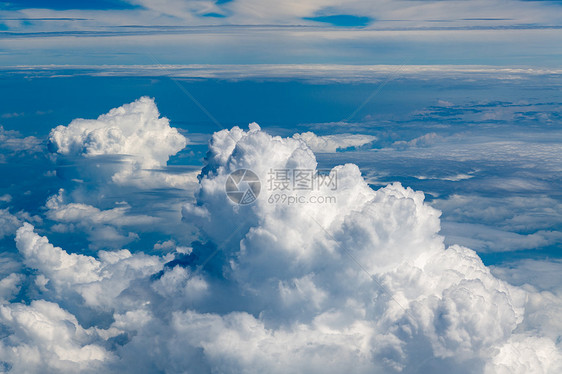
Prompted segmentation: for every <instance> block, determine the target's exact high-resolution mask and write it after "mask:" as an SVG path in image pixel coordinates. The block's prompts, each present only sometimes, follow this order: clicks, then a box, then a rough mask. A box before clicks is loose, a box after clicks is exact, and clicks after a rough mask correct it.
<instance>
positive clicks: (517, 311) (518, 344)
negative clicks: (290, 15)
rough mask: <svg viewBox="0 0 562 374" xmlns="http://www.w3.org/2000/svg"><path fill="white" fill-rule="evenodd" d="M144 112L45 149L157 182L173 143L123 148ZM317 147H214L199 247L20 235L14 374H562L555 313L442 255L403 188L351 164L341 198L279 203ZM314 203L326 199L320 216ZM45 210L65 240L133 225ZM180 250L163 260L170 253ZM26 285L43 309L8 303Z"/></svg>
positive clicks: (464, 256)
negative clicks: (255, 187)
mask: <svg viewBox="0 0 562 374" xmlns="http://www.w3.org/2000/svg"><path fill="white" fill-rule="evenodd" d="M150 103H151V101H150V100H148V99H141V100H140V101H138V102H136V103H133V104H130V106H124V107H122V108H125V109H122V110H121V108H118V110H114V111H111V112H110V113H109V114H108V115H106V116H107V117H108V118H113V119H114V120H115V122H111V121H113V119H108V118H106V117H104V116H101V117H100V119H98V120H97V121H85V120H76V121H74V122H73V123H71V125H69V126H68V127H66V128H65V127H63V128H61V127H59V128H57V129H55V130H53V132H52V133H51V141H52V142H53V144H55V145H56V147H57V148H56V149H57V151H58V152H59V153H60V154H63V155H78V156H79V157H82V158H88V157H95V156H96V155H107V154H124V153H125V152H128V153H129V154H131V158H132V160H133V161H132V162H131V165H138V167H141V166H142V165H145V163H148V164H151V165H156V166H161V167H162V166H163V165H165V159H166V158H167V156H164V155H165V154H171V152H173V150H174V149H175V148H173V147H172V146H171V144H176V143H174V141H169V142H167V143H166V141H165V143H166V144H167V145H165V146H163V148H166V147H167V148H166V149H167V151H162V152H159V151H154V152H152V151H148V154H147V155H139V154H135V152H137V151H138V152H140V149H141V148H142V147H141V146H140V145H138V144H141V143H142V144H145V143H143V141H144V140H143V141H141V140H139V139H145V140H146V139H147V136H146V135H143V134H142V133H139V134H134V131H129V130H130V129H131V128H133V127H134V126H133V125H130V123H133V122H135V121H133V120H132V119H131V118H136V119H138V120H139V121H140V123H144V122H143V121H142V120H141V119H142V118H144V117H143V114H139V113H138V111H139V110H140V109H138V108H137V106H140V107H142V108H144V109H146V108H148V107H151V104H150ZM136 108H137V109H138V110H137V109H136ZM140 112H141V113H145V112H144V111H143V110H140ZM149 112H150V113H152V114H151V115H150V116H149V117H150V118H152V119H153V120H154V118H157V117H158V115H157V111H149ZM112 113H113V114H112ZM134 113H137V114H134ZM120 116H122V119H123V120H124V121H125V122H126V123H127V124H123V125H121V123H120V122H119V120H117V119H116V118H117V117H119V118H121V117H120ZM127 121H130V122H127ZM156 121H161V120H159V119H156ZM110 123H111V124H112V125H109V124H110ZM73 124H77V125H73ZM98 126H99V127H98ZM166 126H167V122H166ZM166 126H163V128H164V129H166ZM156 127H158V126H156ZM112 128H116V129H117V130H112ZM151 129H153V127H152V126H148V127H147V128H145V130H147V131H148V132H150V131H151ZM98 130H100V131H98ZM127 131H128V132H127ZM113 132H115V138H114V137H113V135H110V134H111V133H113ZM91 133H96V134H95V135H89V134H91ZM125 133H126V134H127V135H123V137H120V135H119V134H125ZM172 133H173V131H172ZM172 138H175V136H172ZM115 139H119V140H115ZM135 139H136V140H135ZM133 140H134V141H133ZM120 141H124V142H125V143H127V142H130V144H128V145H123V146H122V145H119V144H117V143H119V142H120ZM137 141H138V143H135V142H137ZM146 141H148V140H146ZM113 143H115V144H113ZM308 143H309V142H307V141H306V139H302V137H299V136H296V137H290V138H281V137H273V136H270V135H269V134H267V133H266V132H264V131H262V130H261V129H260V127H259V126H258V125H257V124H252V125H250V129H249V130H248V131H244V130H242V129H240V128H238V127H235V128H233V129H231V130H223V131H220V132H218V133H215V134H214V136H213V138H212V140H211V142H210V145H209V152H208V155H207V158H206V162H207V164H206V165H205V167H204V168H203V170H202V172H201V176H200V182H199V187H198V192H197V194H196V198H195V201H194V202H193V203H186V204H185V205H184V207H183V209H182V216H183V221H184V224H185V226H186V230H196V231H197V233H198V239H199V240H197V241H195V242H193V243H192V247H191V248H183V249H181V250H180V249H179V248H177V249H176V250H175V251H171V253H170V254H168V255H165V256H149V255H146V254H143V253H132V252H131V251H129V250H126V249H122V250H117V251H98V252H97V253H96V255H95V256H87V255H85V254H81V253H76V252H77V251H76V249H75V250H74V251H70V250H71V248H67V249H66V250H65V249H63V248H60V247H57V246H54V245H53V244H51V243H50V242H49V240H48V239H47V238H46V237H44V236H41V235H39V234H38V233H37V232H36V230H35V229H34V227H33V226H31V225H30V224H24V225H23V226H22V227H21V228H19V229H18V231H17V235H16V245H17V249H18V251H19V253H20V254H21V256H22V258H23V261H24V264H25V266H27V267H28V268H29V269H32V271H29V272H27V273H26V274H25V275H24V274H21V275H10V277H11V278H10V277H8V278H5V280H3V281H1V282H4V284H2V283H0V285H2V286H5V287H4V288H5V289H6V290H7V291H6V292H3V295H4V296H3V298H4V300H3V301H2V305H1V306H0V324H1V325H2V326H4V327H5V330H3V331H6V332H5V337H4V338H3V339H1V340H0V361H2V363H3V365H4V367H5V368H6V369H12V371H14V372H57V373H60V372H76V371H86V372H87V371H92V372H96V371H97V372H100V371H103V372H186V373H224V372H231V373H263V372H268V373H297V372H307V373H341V372H343V371H350V372H353V373H390V372H402V373H416V372H431V373H450V372H455V373H475V372H485V373H504V372H505V373H530V372H536V373H552V374H554V373H558V372H560V371H561V370H562V352H561V346H560V344H561V343H560V341H561V339H560V336H561V331H562V326H560V324H559V323H558V322H557V318H555V316H556V315H559V313H560V310H562V302H561V300H560V298H559V297H557V296H556V295H555V294H552V293H550V292H546V291H545V292H542V293H540V292H537V291H535V290H534V289H531V288H528V287H516V286H513V285H510V284H508V283H506V282H504V281H502V280H500V279H498V278H496V277H495V276H494V275H493V274H492V273H491V272H490V270H489V269H488V268H487V267H486V266H484V264H483V263H482V261H481V260H480V258H479V257H478V255H477V254H476V253H475V252H474V251H472V250H470V249H468V248H466V247H463V246H459V245H452V246H450V247H446V246H445V245H444V240H443V237H441V236H440V235H439V231H440V219H439V216H440V212H439V211H438V210H436V209H434V208H432V207H431V206H429V205H428V204H426V203H425V202H424V194H423V193H422V192H418V191H414V190H412V189H410V188H405V187H403V186H402V185H401V184H399V183H394V184H390V185H388V186H386V187H384V188H381V189H379V190H376V191H375V190H373V189H371V188H370V187H369V186H368V184H367V183H366V182H365V180H364V179H363V177H362V175H361V172H360V170H359V168H358V167H357V166H356V165H353V164H346V165H340V166H337V167H335V168H334V169H333V170H331V172H330V174H329V175H328V177H331V178H337V186H334V185H328V184H323V185H318V186H317V188H316V189H314V190H300V191H290V192H289V191H287V192H286V193H287V194H288V193H291V194H296V195H298V196H300V197H303V198H304V200H302V201H305V203H299V204H284V203H280V202H279V201H277V202H276V201H274V200H272V199H270V197H271V195H272V194H274V193H278V192H279V191H274V190H273V189H272V188H270V186H269V185H268V176H269V175H270V172H271V170H272V169H279V170H289V175H294V174H291V173H294V171H295V170H313V171H314V170H316V168H317V162H316V158H315V155H314V153H313V151H312V150H311V148H310V146H309V144H308ZM132 144H137V145H136V146H133V145H132ZM146 144H148V143H146ZM123 147H129V148H128V151H125V150H124V149H125V148H123ZM156 147H157V146H156ZM178 147H179V143H178ZM147 160H148V161H147ZM142 167H144V166H142ZM133 169H134V168H129V169H127V170H128V171H130V172H132V171H131V170H133ZM238 169H250V170H252V171H253V172H254V173H255V174H256V175H258V177H259V178H260V180H261V183H262V189H261V192H260V194H259V196H258V198H257V200H256V201H255V202H254V203H253V204H250V205H245V206H241V205H235V204H233V203H232V202H231V201H230V200H229V197H228V196H227V194H226V193H225V183H226V181H227V179H228V177H229V174H230V173H231V172H233V171H236V170H238ZM119 173H123V170H121V171H120V172H119ZM119 173H118V174H119ZM148 177H150V175H149V176H148ZM316 178H320V177H319V176H316ZM334 180H335V179H334ZM60 196H61V195H59V197H60ZM318 196H324V197H331V198H333V199H330V200H329V201H328V202H326V203H325V204H321V203H319V202H318V201H317V200H315V201H316V202H313V200H312V199H311V198H312V197H318ZM48 207H49V209H50V214H51V215H52V216H53V217H56V219H57V220H58V221H60V222H65V223H75V221H77V219H78V218H79V219H86V218H85V217H86V216H89V218H87V219H89V220H90V221H92V222H93V223H96V224H103V223H108V222H113V223H116V224H120V223H121V222H123V220H124V219H125V218H124V217H123V211H122V210H121V209H119V208H115V209H111V210H105V211H104V210H101V209H98V208H95V207H93V206H87V205H84V204H82V205H81V204H77V203H68V204H66V203H64V201H63V199H62V197H60V198H58V197H57V196H55V197H53V198H52V199H51V200H50V201H49V204H48ZM174 239H175V238H174ZM176 242H178V241H177V240H172V239H170V240H169V241H167V242H162V243H160V244H158V248H164V247H166V248H168V249H169V250H171V249H172V248H173V247H174V246H175V243H176ZM152 248H153V245H152V244H151V245H149V246H147V251H149V250H151V249H152ZM73 252H74V253H73ZM24 278H28V280H29V281H28V282H27V283H28V284H31V286H29V287H30V288H29V290H28V292H29V294H30V295H31V298H32V299H33V301H31V302H30V303H25V304H24V303H20V302H16V299H15V298H14V295H15V293H16V292H17V287H18V284H20V283H23V282H24ZM10 290H12V291H13V292H12V291H10ZM8 291H10V292H8ZM24 357H30V358H29V359H25V358H24Z"/></svg>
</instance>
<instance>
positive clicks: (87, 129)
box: [49, 97, 187, 184]
mask: <svg viewBox="0 0 562 374" xmlns="http://www.w3.org/2000/svg"><path fill="white" fill-rule="evenodd" d="M49 141H50V149H51V150H52V151H53V152H56V153H58V154H60V155H64V156H74V157H85V158H95V157H96V156H98V158H97V159H95V161H96V164H95V167H97V168H99V164H100V162H101V161H100V157H99V156H120V158H119V159H118V160H117V162H116V160H113V162H112V163H111V165H107V164H106V165H104V166H105V167H109V166H112V167H113V169H111V170H112V171H113V172H114V174H113V176H112V178H113V181H114V182H116V183H119V184H127V183H137V184H142V183H143V182H145V180H146V179H150V177H151V176H150V175H149V173H148V172H147V171H146V170H148V169H162V168H164V167H165V166H166V163H167V161H168V159H169V157H170V156H172V155H174V154H176V153H177V152H179V151H180V150H182V149H183V148H184V147H185V146H186V144H187V139H186V138H185V137H184V136H183V135H181V134H180V133H179V132H178V130H177V129H175V128H173V127H170V123H169V120H168V119H167V118H165V117H160V113H159V112H158V108H157V107H156V104H155V103H154V100H153V99H151V98H148V97H141V98H140V99H138V100H136V101H134V102H132V103H130V104H125V105H123V106H121V107H119V108H114V109H112V110H110V111H109V112H108V113H107V114H103V115H101V116H99V117H98V118H97V119H95V120H87V119H75V120H73V121H72V122H71V123H70V124H69V125H68V126H62V125H61V126H58V127H56V128H54V129H53V130H52V131H51V134H50V136H49ZM101 160H103V159H101ZM152 177H153V179H156V177H155V176H152ZM162 178H172V176H166V175H163V176H162ZM139 179H141V180H139ZM180 183H181V181H180Z"/></svg>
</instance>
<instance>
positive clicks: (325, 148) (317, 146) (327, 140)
mask: <svg viewBox="0 0 562 374" xmlns="http://www.w3.org/2000/svg"><path fill="white" fill-rule="evenodd" d="M293 138H294V139H299V140H302V141H304V142H305V143H306V145H308V146H309V147H310V149H312V151H313V152H337V151H338V150H345V149H347V148H357V147H361V146H363V145H365V144H369V143H371V142H373V141H375V140H376V139H377V138H376V137H375V136H372V135H361V134H338V135H324V136H318V135H316V134H314V133H313V132H310V131H308V132H303V133H302V134H295V135H293Z"/></svg>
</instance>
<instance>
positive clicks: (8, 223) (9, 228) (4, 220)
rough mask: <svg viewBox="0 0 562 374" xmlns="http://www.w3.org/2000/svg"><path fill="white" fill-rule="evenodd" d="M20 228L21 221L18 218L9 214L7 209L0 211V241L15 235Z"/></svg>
mask: <svg viewBox="0 0 562 374" xmlns="http://www.w3.org/2000/svg"><path fill="white" fill-rule="evenodd" d="M20 226H21V221H20V220H19V219H18V217H16V216H14V215H13V214H11V213H10V212H9V210H8V209H0V239H3V238H4V237H6V236H8V235H13V234H15V232H16V230H17V228H18V227H20Z"/></svg>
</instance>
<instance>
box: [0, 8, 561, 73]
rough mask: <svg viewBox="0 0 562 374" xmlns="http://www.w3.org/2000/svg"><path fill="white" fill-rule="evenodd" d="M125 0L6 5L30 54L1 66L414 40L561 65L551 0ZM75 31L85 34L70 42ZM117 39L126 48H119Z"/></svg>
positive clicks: (427, 52) (423, 58) (442, 56)
mask: <svg viewBox="0 0 562 374" xmlns="http://www.w3.org/2000/svg"><path fill="white" fill-rule="evenodd" d="M100 4H101V3H100ZM115 4H116V5H118V4H124V3H117V2H115ZM129 4H131V5H132V6H133V7H132V8H130V9H128V8H127V9H124V8H120V9H117V8H118V6H113V7H112V6H110V5H108V6H107V7H106V8H104V9H100V8H101V5H100V7H97V6H96V8H95V9H71V8H68V7H67V8H65V9H63V8H62V7H57V8H53V9H37V8H34V5H35V3H30V4H29V7H27V8H26V7H22V8H20V9H17V10H15V9H10V8H4V9H0V17H1V18H2V19H1V20H0V25H2V28H3V30H4V31H3V32H2V34H1V35H0V45H2V47H3V48H4V49H6V50H10V51H12V52H18V53H23V54H24V55H26V58H22V56H19V55H18V54H14V53H12V54H11V55H12V56H11V58H9V59H8V60H6V61H5V62H4V64H7V65H10V64H11V65H18V64H22V63H25V62H27V63H29V62H30V61H31V62H32V63H38V61H40V60H39V58H38V54H39V53H40V52H42V56H43V57H46V56H51V57H48V59H52V60H49V61H48V62H49V63H57V62H58V63H79V64H86V63H88V62H89V63H91V62H95V63H99V64H107V63H115V62H118V63H126V64H131V63H136V64H139V63H145V61H146V58H145V57H146V56H149V55H153V56H158V57H159V59H162V61H163V62H164V63H185V61H190V62H194V63H222V62H224V61H230V62H232V61H236V62H237V63H268V62H269V63H272V62H283V63H285V62H292V63H295V62H299V63H302V62H304V63H310V62H329V63H342V62H345V63H354V64H355V63H366V62H371V63H373V62H375V63H389V62H390V61H392V62H391V63H396V64H403V63H404V62H405V61H408V63H412V61H409V60H408V54H406V55H405V54H404V51H405V50H412V48H414V49H416V46H417V48H419V51H417V52H418V53H414V54H412V56H415V58H414V60H416V61H413V62H414V63H416V62H417V63H437V61H439V62H438V63H441V64H442V63H453V61H454V63H455V64H458V63H463V62H464V63H493V64H504V65H506V64H508V63H511V64H516V65H525V64H528V63H529V61H528V59H523V58H522V57H521V56H520V55H518V54H517V53H516V51H517V50H520V49H521V48H524V47H523V46H527V45H528V46H532V48H529V50H532V51H533V52H532V54H533V56H536V57H537V61H541V63H542V64H543V65H550V66H555V65H556V64H555V62H556V61H559V57H560V56H559V55H558V54H557V53H556V52H555V51H552V49H550V48H549V46H551V45H553V44H556V43H559V34H560V33H559V32H557V31H558V30H557V29H558V28H559V26H560V20H561V16H560V14H561V13H562V12H560V8H559V4H555V3H554V4H553V3H546V2H544V3H543V2H523V1H508V2H503V1H497V2H496V1H492V2H491V1H478V2H474V1H470V2H468V1H467V2H452V1H423V2H420V1H412V2H402V1H400V2H397V1H379V2H376V3H373V2H371V1H348V2H345V3H342V2H337V1H329V2H319V1H290V2H273V1H255V0H235V1H230V2H213V1H188V2H186V1H179V0H168V1H162V2H152V1H143V0H138V1H130V2H129ZM98 5H99V4H98ZM92 7H93V6H92ZM57 19H58V20H57ZM241 35H242V37H239V36H241ZM482 35H485V37H483V36H482ZM146 36H150V38H146ZM233 36H238V37H237V49H233V48H231V47H229V46H231V45H232V42H231V41H232V38H233ZM318 36H322V37H321V38H318ZM77 37H79V38H84V40H83V41H79V42H78V41H76V40H74V39H75V38H77ZM39 38H40V41H41V42H40V43H38V41H39ZM49 39H53V40H49ZM482 40H485V45H486V50H487V51H488V52H489V51H494V53H493V54H491V55H489V53H464V52H466V51H468V50H473V51H475V52H479V51H480V50H481V49H482V48H483V47H482ZM514 40H517V43H515V42H514ZM476 41H478V43H476ZM45 42H46V43H45ZM116 43H117V44H119V45H120V48H119V52H120V53H121V54H119V53H117V51H116V50H114V46H115V45H116ZM357 46H361V47H362V48H357ZM76 47H79V48H81V49H83V50H84V52H85V53H86V54H88V55H90V56H91V57H93V59H92V58H83V57H82V58H80V56H75V57H72V56H71V55H70V54H68V55H67V56H66V57H65V60H64V61H63V60H61V59H60V53H63V54H65V55H66V52H65V49H67V48H68V49H72V48H76ZM461 47H462V48H461ZM281 50H282V51H283V53H280V51H281ZM178 51H180V53H179V54H178ZM181 51H184V52H181ZM258 51H259V53H258ZM342 51H345V53H342ZM373 51H376V52H377V53H374V52H373ZM463 51H464V52H463ZM45 52H47V53H45ZM381 52H384V53H383V56H381ZM57 53H58V54H57ZM123 53H130V54H132V56H127V55H122V54H123ZM80 55H83V54H80ZM475 55H479V56H480V57H478V58H476V57H475ZM488 55H489V56H488ZM34 56H37V61H35V58H34ZM57 56H59V57H57ZM224 56H229V57H230V58H229V59H224ZM460 56H463V57H462V59H461V60H462V61H459V57H460ZM98 59H99V61H98ZM43 61H45V59H43Z"/></svg>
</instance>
